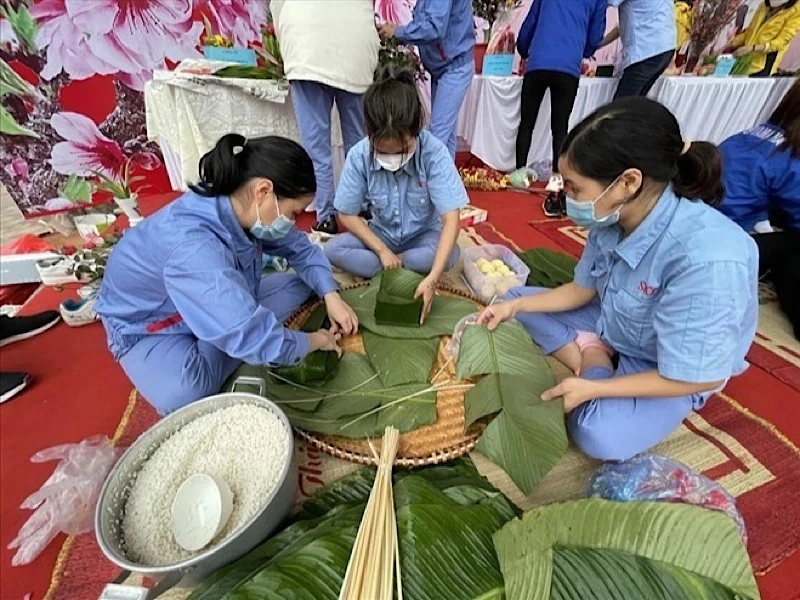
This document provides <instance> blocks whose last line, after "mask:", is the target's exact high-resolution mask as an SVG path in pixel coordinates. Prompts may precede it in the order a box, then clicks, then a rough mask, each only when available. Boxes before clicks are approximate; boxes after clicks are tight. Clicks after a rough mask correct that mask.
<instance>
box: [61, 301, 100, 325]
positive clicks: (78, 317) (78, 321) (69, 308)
mask: <svg viewBox="0 0 800 600" xmlns="http://www.w3.org/2000/svg"><path fill="white" fill-rule="evenodd" d="M96 301H97V299H96V298H95V297H92V298H84V299H83V300H73V299H72V298H68V299H67V300H64V301H63V302H62V303H61V306H59V307H58V311H59V312H60V313H61V318H62V319H63V320H64V323H66V324H67V325H69V326H70V327H83V326H84V325H91V324H92V323H94V322H95V321H97V320H98V319H99V318H100V317H99V316H98V314H97V313H96V312H95V310H94V303H95V302H96Z"/></svg>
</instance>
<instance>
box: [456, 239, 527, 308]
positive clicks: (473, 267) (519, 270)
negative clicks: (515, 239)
mask: <svg viewBox="0 0 800 600" xmlns="http://www.w3.org/2000/svg"><path fill="white" fill-rule="evenodd" d="M463 254H464V277H465V278H466V282H467V285H468V286H469V287H470V288H471V289H472V291H473V293H474V294H475V295H476V296H477V297H478V298H480V299H481V301H483V302H484V303H487V304H488V303H490V302H492V301H493V300H499V299H501V298H502V297H503V296H504V295H505V294H506V292H508V290H510V289H511V288H515V287H519V286H521V285H525V282H526V281H527V280H528V275H530V273H531V270H530V269H529V268H528V267H527V266H526V265H525V263H524V262H522V261H521V260H520V259H519V257H518V256H517V255H516V254H514V253H513V252H512V251H511V250H510V249H508V248H506V247H505V246H501V245H499V244H495V245H487V246H471V247H469V248H466V249H465V250H464V252H463ZM481 259H484V260H486V261H488V262H492V261H494V260H500V261H502V262H503V263H504V264H505V265H506V266H507V267H508V268H509V269H510V270H511V275H506V276H504V277H498V276H492V275H488V274H484V273H482V272H481V269H480V267H479V266H478V262H479V261H480V260H481Z"/></svg>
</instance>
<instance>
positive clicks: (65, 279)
mask: <svg viewBox="0 0 800 600" xmlns="http://www.w3.org/2000/svg"><path fill="white" fill-rule="evenodd" d="M71 266H72V261H71V260H68V259H67V258H65V257H60V258H48V259H45V260H40V261H39V262H37V263H36V270H37V271H39V277H41V279H42V284H43V285H64V284H65V283H76V282H77V281H78V278H77V277H76V276H75V273H70V272H69V271H70V267H71Z"/></svg>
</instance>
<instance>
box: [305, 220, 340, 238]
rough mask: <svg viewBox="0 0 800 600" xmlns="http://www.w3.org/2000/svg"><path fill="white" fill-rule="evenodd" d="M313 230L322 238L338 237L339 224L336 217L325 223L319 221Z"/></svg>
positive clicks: (313, 226)
mask: <svg viewBox="0 0 800 600" xmlns="http://www.w3.org/2000/svg"><path fill="white" fill-rule="evenodd" d="M311 230H312V231H316V232H317V233H319V234H321V235H322V236H331V235H336V234H338V233H339V223H337V222H336V217H331V218H329V219H325V220H324V221H317V222H316V223H314V225H312V227H311Z"/></svg>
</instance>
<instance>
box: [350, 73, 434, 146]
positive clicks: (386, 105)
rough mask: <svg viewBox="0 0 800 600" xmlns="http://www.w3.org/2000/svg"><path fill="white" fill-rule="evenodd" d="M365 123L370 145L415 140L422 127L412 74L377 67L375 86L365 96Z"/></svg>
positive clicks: (420, 110)
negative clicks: (381, 142) (387, 141)
mask: <svg viewBox="0 0 800 600" xmlns="http://www.w3.org/2000/svg"><path fill="white" fill-rule="evenodd" d="M364 124H365V126H366V129H367V137H368V138H369V140H370V143H372V144H373V145H374V144H375V142H376V141H380V140H397V141H404V140H405V139H406V138H409V137H411V138H416V137H417V136H418V135H419V134H420V131H422V128H423V127H424V125H425V113H424V111H423V109H422V101H421V100H420V98H419V92H418V91H417V85H416V82H415V80H414V73H413V71H411V70H409V69H406V68H402V67H396V66H394V65H391V64H390V65H388V66H379V67H378V69H377V70H376V71H375V78H374V83H373V84H372V85H371V86H370V87H369V89H368V90H367V92H366V94H364Z"/></svg>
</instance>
